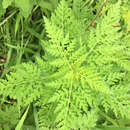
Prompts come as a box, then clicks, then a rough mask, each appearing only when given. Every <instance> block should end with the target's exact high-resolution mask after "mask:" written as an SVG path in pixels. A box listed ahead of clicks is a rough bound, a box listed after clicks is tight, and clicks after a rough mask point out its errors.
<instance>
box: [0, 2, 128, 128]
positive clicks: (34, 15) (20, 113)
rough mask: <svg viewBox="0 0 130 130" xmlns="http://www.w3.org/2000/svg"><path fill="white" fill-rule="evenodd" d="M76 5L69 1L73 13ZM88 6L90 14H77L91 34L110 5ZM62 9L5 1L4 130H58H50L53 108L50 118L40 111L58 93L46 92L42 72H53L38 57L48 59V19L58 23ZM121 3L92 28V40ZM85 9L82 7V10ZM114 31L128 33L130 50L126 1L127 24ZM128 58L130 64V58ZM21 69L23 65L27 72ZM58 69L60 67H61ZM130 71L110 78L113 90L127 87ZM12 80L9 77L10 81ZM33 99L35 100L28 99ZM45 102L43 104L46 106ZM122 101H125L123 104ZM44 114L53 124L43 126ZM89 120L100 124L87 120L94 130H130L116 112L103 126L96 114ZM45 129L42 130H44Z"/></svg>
mask: <svg viewBox="0 0 130 130" xmlns="http://www.w3.org/2000/svg"><path fill="white" fill-rule="evenodd" d="M75 1H76V0H66V2H67V3H68V5H69V7H70V8H72V3H73V2H75ZM80 1H82V0H79V3H80ZM83 1H84V2H86V6H87V8H84V10H83V12H82V13H79V12H80V8H79V10H74V14H75V16H76V17H77V19H79V18H83V17H84V14H85V18H86V19H85V20H86V28H87V25H89V23H91V22H92V20H93V19H94V18H95V16H96V14H97V13H98V11H99V10H100V7H101V5H102V4H103V3H104V0H83ZM59 3H60V0H0V76H1V84H0V87H1V88H3V86H2V85H3V84H4V85H5V86H6V87H7V88H6V87H5V88H3V90H1V92H0V95H1V97H2V98H1V99H0V129H2V130H11V129H12V130H13V129H16V130H20V129H23V130H33V129H34V130H40V129H41V130H48V129H52V128H53V129H54V127H52V126H51V128H49V127H50V126H49V123H50V120H49V119H51V118H52V115H53V113H50V115H47V114H46V112H47V111H48V108H49V107H50V106H49V105H47V106H45V107H46V108H45V109H44V110H46V111H44V112H43V111H39V108H40V107H41V106H42V105H43V104H42V103H43V101H44V102H47V100H48V99H49V98H50V97H49V96H50V95H52V94H53V93H52V91H51V90H50V89H47V93H46V89H45V88H44V87H43V86H45V85H46V84H44V83H43V81H45V79H44V78H43V79H42V78H41V77H44V72H43V71H41V70H42V69H43V68H44V69H45V68H46V69H47V67H48V65H47V67H45V64H44V63H43V61H41V59H39V58H37V57H42V56H43V55H44V54H45V45H46V43H45V41H47V40H48V39H49V38H48V36H47V33H46V30H49V28H48V29H45V18H44V17H46V18H47V19H49V20H50V19H53V18H51V16H52V17H53V15H52V13H54V11H55V10H56V9H57V6H58V4H59ZM75 3H76V2H75ZM115 3H117V0H112V1H111V0H108V2H107V4H106V6H105V7H104V8H103V10H102V12H101V15H100V16H99V17H98V18H97V19H96V21H95V24H94V26H92V27H90V28H89V30H90V31H87V32H86V34H90V32H91V30H93V28H96V27H97V26H98V25H99V23H100V22H101V20H102V18H103V17H104V15H106V13H107V12H108V11H109V10H110V9H111V7H112V4H115ZM75 6H77V5H75ZM79 6H81V5H80V4H79ZM86 12H87V13H86ZM115 13H116V12H115ZM59 17H60V16H59ZM57 18H58V16H57V17H56V19H54V20H57ZM47 19H46V21H47ZM47 23H48V22H46V24H47ZM48 24H49V23H48ZM46 26H50V25H46ZM79 26H80V25H79ZM114 26H117V28H118V27H120V30H118V31H121V33H122V41H124V42H125V44H126V45H127V46H129V45H130V1H129V0H122V2H121V19H120V21H119V23H117V24H116V25H114ZM50 27H51V26H50ZM46 28H47V27H46ZM52 28H53V27H52ZM52 28H50V30H52ZM75 28H76V27H75ZM77 29H78V27H77ZM79 33H80V32H79ZM57 35H58V36H59V34H57ZM73 35H74V36H75V34H72V38H73ZM93 35H94V34H93ZM66 39H67V38H66ZM91 40H94V39H91ZM53 42H54V39H53ZM91 42H93V41H91ZM48 48H49V47H48ZM70 49H72V48H70ZM49 51H50V48H49ZM102 51H103V50H102ZM52 53H56V50H54V52H52ZM108 53H109V52H108ZM120 56H121V55H119V56H118V57H120ZM129 56H130V55H129ZM49 58H50V57H47V60H48V59H49ZM95 58H97V57H95ZM127 58H128V59H130V57H127ZM36 59H37V60H36ZM51 60H52V59H51ZM90 60H91V57H90ZM35 61H37V62H35ZM100 61H101V60H100V57H99V61H98V62H99V63H100ZM23 62H24V63H23ZM26 62H29V64H25V63H26ZM34 62H35V63H34ZM21 63H23V64H22V66H21ZM59 63H60V62H59ZM53 64H55V62H54V63H53ZM97 64H98V63H97ZM121 64H122V66H125V67H126V68H127V69H128V70H130V64H125V63H124V62H123V63H121ZM57 66H58V67H59V66H62V64H58V65H57ZM50 68H51V67H50ZM50 68H48V69H50ZM108 68H109V67H108ZM127 69H126V72H122V74H121V75H120V74H117V73H115V74H114V73H113V74H111V75H108V76H109V79H110V80H108V81H107V82H108V83H109V84H110V85H113V84H116V83H117V84H118V82H119V80H120V81H121V80H122V77H124V74H127V73H128V72H127V71H128V70H127ZM12 71H13V72H12ZM49 71H50V70H49ZM53 71H54V70H51V72H53ZM6 74H8V75H7V76H6ZM51 74H52V73H51ZM90 78H91V77H90ZM5 79H7V80H5ZM111 79H113V80H111ZM129 79H130V76H128V75H127V76H126V75H125V79H124V80H125V81H129ZM94 80H96V79H94ZM45 82H47V81H45ZM94 82H95V81H94ZM126 83H127V82H126ZM23 84H24V86H28V85H29V86H28V89H26V90H24V86H23ZM48 85H49V84H48ZM52 85H56V83H52ZM41 86H42V87H41ZM17 88H19V89H17ZM41 88H42V89H41ZM6 89H7V90H6ZM51 89H52V88H51ZM12 90H14V91H12ZM30 90H31V91H30ZM113 91H117V90H113ZM124 91H125V90H124ZM28 93H30V94H29V95H28ZM3 95H4V96H3ZM39 99H41V100H42V102H41V100H39ZM37 100H38V101H37ZM120 100H123V98H120ZM36 101H37V102H36ZM54 101H55V100H54ZM51 107H52V108H51V109H52V110H53V109H54V108H55V106H54V105H52V106H51ZM39 114H40V115H42V114H43V116H45V115H46V116H50V117H49V118H48V117H47V119H48V120H47V122H48V124H46V125H45V124H44V125H42V123H43V122H44V120H42V119H43V118H42V116H41V118H40V119H39ZM122 114H123V113H122ZM12 115H13V116H12ZM93 115H94V116H93ZM88 117H90V118H89V119H92V120H93V121H94V122H96V124H97V125H96V124H94V123H91V121H90V120H87V121H88V123H87V124H89V125H90V127H91V126H92V127H94V126H96V127H95V128H94V130H96V129H97V130H113V129H114V130H116V129H117V130H123V129H124V130H127V129H130V128H128V126H130V120H129V119H126V118H122V117H121V116H118V118H117V117H115V115H114V114H113V113H111V112H109V114H104V112H102V113H101V115H100V116H99V117H98V119H99V120H98V121H97V113H96V112H95V111H92V114H91V113H90V114H89V115H88ZM53 118H54V115H53ZM59 119H60V118H59ZM39 120H40V122H39ZM81 121H82V123H83V124H85V123H86V120H85V119H84V117H82V118H79V119H77V120H75V121H74V122H73V125H74V127H75V126H76V125H77V126H76V127H79V126H81V124H80V123H79V122H81ZM84 122H85V123H84ZM112 122H116V123H117V124H114V123H113V124H112ZM41 126H42V128H40V127H41ZM55 129H56V128H55ZM75 129H76V128H75ZM86 129H87V128H86Z"/></svg>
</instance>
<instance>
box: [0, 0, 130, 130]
mask: <svg viewBox="0 0 130 130" xmlns="http://www.w3.org/2000/svg"><path fill="white" fill-rule="evenodd" d="M70 3H71V6H70ZM70 3H69V2H66V1H65V0H61V2H60V4H59V6H58V7H57V10H56V11H55V13H53V14H52V16H51V18H50V19H49V18H46V17H44V20H45V28H46V32H47V34H46V35H47V37H46V40H45V39H44V40H42V39H41V40H40V44H42V47H43V49H44V53H45V54H44V55H43V58H40V57H39V56H36V62H35V63H32V62H29V63H23V64H21V65H18V66H15V67H13V68H12V69H11V72H10V74H8V75H7V76H6V78H7V79H1V82H0V95H1V96H2V99H3V100H2V101H1V103H4V102H5V101H6V100H7V98H8V97H10V98H11V99H14V100H16V101H17V105H18V107H19V109H22V108H25V107H27V106H28V105H30V104H33V105H34V113H35V114H34V117H35V122H36V128H37V129H38V128H41V130H42V129H44V128H45V127H46V128H48V129H55V128H57V129H60V130H62V129H63V130H71V129H75V130H76V129H81V130H90V129H94V130H95V129H98V126H99V125H100V126H104V125H105V126H106V125H107V126H109V125H113V126H114V127H118V126H120V122H119V121H118V120H120V119H130V87H129V86H130V59H129V57H130V53H129V52H130V44H129V42H128V41H127V38H128V37H129V36H127V37H125V38H124V37H123V39H122V31H121V28H120V27H115V24H117V23H119V22H120V19H121V17H120V5H121V1H118V2H116V3H115V4H111V8H110V9H109V10H108V12H105V13H104V15H102V16H101V17H99V18H97V21H96V23H95V25H94V26H93V27H91V26H90V27H89V29H87V31H86V28H87V25H89V20H88V19H89V18H88V16H89V15H88V14H87V10H86V5H88V3H87V1H83V0H74V2H70ZM90 14H91V13H90ZM27 110H28V109H27ZM37 118H38V119H37ZM21 122H22V123H19V124H23V119H22V121H21ZM124 125H125V124H124ZM20 127H21V125H20Z"/></svg>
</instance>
